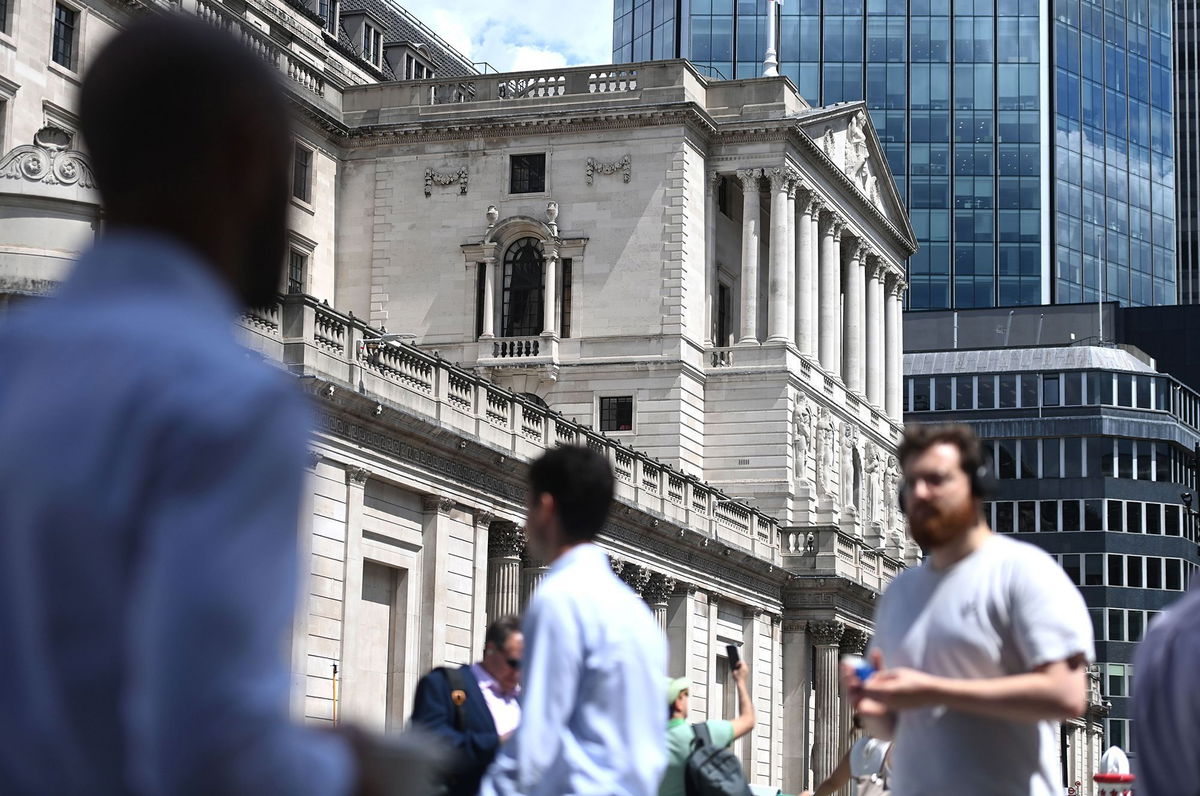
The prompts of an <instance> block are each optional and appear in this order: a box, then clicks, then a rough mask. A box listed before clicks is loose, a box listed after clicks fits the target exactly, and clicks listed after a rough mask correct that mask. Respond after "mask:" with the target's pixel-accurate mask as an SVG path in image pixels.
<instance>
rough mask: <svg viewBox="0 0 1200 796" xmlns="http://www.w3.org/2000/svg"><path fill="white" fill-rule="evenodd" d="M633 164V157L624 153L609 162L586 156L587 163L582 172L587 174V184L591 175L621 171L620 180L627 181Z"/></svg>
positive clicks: (590, 179)
mask: <svg viewBox="0 0 1200 796" xmlns="http://www.w3.org/2000/svg"><path fill="white" fill-rule="evenodd" d="M632 166H633V158H632V157H630V156H629V155H625V156H624V157H622V158H619V159H618V160H614V161H612V162H611V163H602V162H601V161H599V160H596V159H595V158H588V159H587V165H586V166H585V167H584V173H585V174H586V175H587V184H588V185H591V184H592V182H593V177H594V175H596V174H616V173H617V172H618V171H619V172H621V182H629V177H630V173H631V167H632Z"/></svg>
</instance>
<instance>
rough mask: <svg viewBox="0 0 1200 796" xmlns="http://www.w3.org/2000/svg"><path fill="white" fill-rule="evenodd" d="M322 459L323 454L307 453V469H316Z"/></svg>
mask: <svg viewBox="0 0 1200 796" xmlns="http://www.w3.org/2000/svg"><path fill="white" fill-rule="evenodd" d="M324 458H325V454H323V453H317V452H316V451H309V452H308V461H307V462H306V464H307V466H308V469H310V470H315V469H317V465H318V464H320V463H321V460H322V459H324Z"/></svg>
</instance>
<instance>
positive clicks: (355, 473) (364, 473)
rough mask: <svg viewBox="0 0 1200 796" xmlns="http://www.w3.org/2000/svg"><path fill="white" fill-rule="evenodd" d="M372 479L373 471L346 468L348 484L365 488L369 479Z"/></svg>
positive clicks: (364, 468) (362, 468)
mask: <svg viewBox="0 0 1200 796" xmlns="http://www.w3.org/2000/svg"><path fill="white" fill-rule="evenodd" d="M370 477H371V471H370V470H368V469H367V468H366V467H347V468H346V483H347V484H353V485H354V486H365V485H366V483H367V479H368V478H370Z"/></svg>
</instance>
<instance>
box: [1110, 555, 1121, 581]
mask: <svg viewBox="0 0 1200 796" xmlns="http://www.w3.org/2000/svg"><path fill="white" fill-rule="evenodd" d="M1108 585H1109V586H1124V585H1125V561H1124V559H1123V557H1122V556H1119V555H1113V554H1111V553H1110V554H1109V556H1108Z"/></svg>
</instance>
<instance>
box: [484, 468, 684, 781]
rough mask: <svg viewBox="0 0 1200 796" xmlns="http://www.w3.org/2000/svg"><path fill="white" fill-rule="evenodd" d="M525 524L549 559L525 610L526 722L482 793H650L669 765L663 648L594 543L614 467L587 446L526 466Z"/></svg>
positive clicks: (646, 613)
mask: <svg viewBox="0 0 1200 796" xmlns="http://www.w3.org/2000/svg"><path fill="white" fill-rule="evenodd" d="M529 481H530V496H529V504H528V514H527V518H526V524H525V531H526V534H527V535H528V538H529V545H530V547H531V549H532V551H533V552H534V554H535V555H538V556H539V557H540V558H542V559H543V560H546V561H550V562H552V563H551V564H550V572H549V573H548V574H547V575H546V577H545V579H544V580H543V581H542V583H541V585H540V586H538V590H537V592H536V593H535V594H534V597H533V600H532V602H531V603H530V605H529V610H528V612H527V614H526V617H525V627H524V630H525V659H524V675H523V677H524V681H523V688H524V693H523V695H522V714H521V725H520V726H519V727H518V728H517V732H516V735H515V736H514V738H513V740H512V741H510V742H509V743H508V744H506V745H505V746H504V748H503V749H502V750H501V752H500V754H499V756H498V757H497V758H496V762H495V763H494V764H493V765H492V768H491V769H490V770H489V772H488V775H487V778H486V779H485V780H484V783H483V790H482V791H481V792H482V794H484V796H493V795H500V796H509V794H522V795H523V796H566V795H567V794H577V795H578V796H586V795H590V794H594V795H595V796H601V795H603V796H653V795H654V794H656V793H657V792H658V784H659V781H660V780H661V778H662V772H663V769H664V768H665V767H666V762H667V757H666V744H665V737H666V735H665V733H666V724H667V717H666V716H665V715H664V712H663V709H662V681H663V675H664V671H665V668H666V650H665V646H664V643H663V639H662V632H661V630H660V629H659V627H658V623H657V622H655V621H654V617H653V616H652V615H651V613H650V610H649V608H647V607H646V604H645V603H643V602H642V600H641V599H640V598H638V596H637V595H636V594H634V593H633V591H632V590H631V589H630V588H629V587H628V586H626V585H625V584H624V583H622V582H621V581H620V580H619V579H618V578H617V577H616V575H614V574H613V572H612V569H611V567H610V566H609V563H608V557H607V556H606V555H605V553H604V551H603V550H601V549H600V548H599V547H597V546H596V545H595V544H593V543H592V541H593V539H595V537H596V535H597V534H598V533H599V532H600V528H601V527H602V526H603V524H604V520H605V518H606V517H607V516H608V510H609V506H610V504H611V503H612V496H613V478H612V470H611V469H610V468H609V466H608V462H607V461H606V460H605V459H604V457H602V456H600V455H599V454H598V453H596V452H595V451H592V450H589V449H587V448H580V447H563V448H557V449H555V450H553V451H550V452H549V453H547V454H546V455H545V456H543V457H542V458H540V459H538V460H537V461H536V462H534V463H533V465H532V467H531V468H530V472H529Z"/></svg>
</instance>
